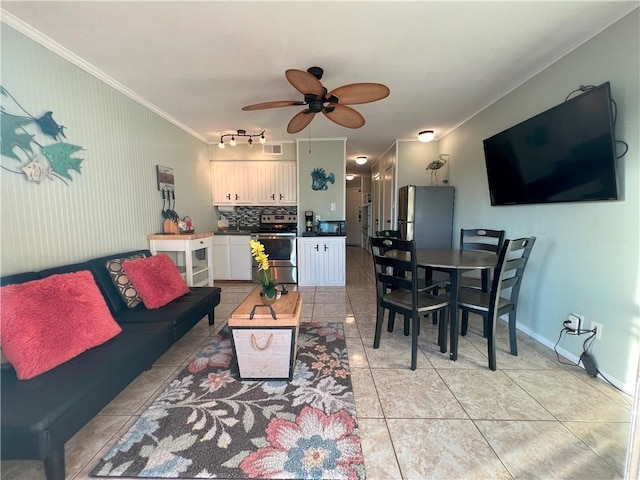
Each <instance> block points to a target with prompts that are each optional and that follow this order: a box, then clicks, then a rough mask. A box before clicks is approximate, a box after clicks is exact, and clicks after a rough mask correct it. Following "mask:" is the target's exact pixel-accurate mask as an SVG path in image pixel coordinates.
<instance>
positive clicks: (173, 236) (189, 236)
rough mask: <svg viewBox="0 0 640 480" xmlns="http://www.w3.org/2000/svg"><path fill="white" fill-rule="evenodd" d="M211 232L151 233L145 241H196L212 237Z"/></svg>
mask: <svg viewBox="0 0 640 480" xmlns="http://www.w3.org/2000/svg"><path fill="white" fill-rule="evenodd" d="M212 235H213V233H212V232H201V233H152V234H150V235H147V240H196V239H197V238H206V237H210V236H212Z"/></svg>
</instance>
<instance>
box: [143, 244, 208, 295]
mask: <svg viewBox="0 0 640 480" xmlns="http://www.w3.org/2000/svg"><path fill="white" fill-rule="evenodd" d="M212 238H213V233H212V232H204V233H185V234H177V235H171V234H165V235H163V234H152V235H147V240H149V250H151V253H152V254H154V255H156V254H157V253H158V252H182V255H177V258H176V260H175V261H176V264H177V267H178V270H180V273H182V275H183V276H184V279H185V281H186V282H187V285H188V286H190V287H205V286H210V287H213V258H212V256H211V247H212V244H213V242H212ZM201 249H204V251H205V260H202V261H197V260H196V261H194V258H193V257H194V253H195V252H196V251H197V250H201Z"/></svg>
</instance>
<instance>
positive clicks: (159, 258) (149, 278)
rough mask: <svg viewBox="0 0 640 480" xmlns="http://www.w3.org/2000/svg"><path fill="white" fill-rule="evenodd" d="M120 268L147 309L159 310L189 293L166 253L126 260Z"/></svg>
mask: <svg viewBox="0 0 640 480" xmlns="http://www.w3.org/2000/svg"><path fill="white" fill-rule="evenodd" d="M122 267H123V268H124V271H125V273H126V274H127V276H128V277H129V279H130V280H131V283H133V286H134V287H135V288H136V290H137V291H138V295H140V298H141V299H142V302H143V303H144V306H145V307H147V308H150V309H156V308H160V307H162V306H164V305H166V304H168V303H169V302H171V301H172V300H175V299H176V298H178V297H181V296H182V295H186V294H187V293H189V287H188V286H187V283H186V282H185V281H184V278H182V275H180V272H179V271H178V268H177V267H176V265H175V263H173V261H172V260H171V258H169V255H167V254H166V253H160V254H158V255H154V256H152V257H147V258H140V259H135V260H126V261H125V262H123V264H122Z"/></svg>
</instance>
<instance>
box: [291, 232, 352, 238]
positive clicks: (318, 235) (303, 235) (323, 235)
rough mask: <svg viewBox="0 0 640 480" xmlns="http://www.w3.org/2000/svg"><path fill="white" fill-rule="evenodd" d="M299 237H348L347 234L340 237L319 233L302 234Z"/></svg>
mask: <svg viewBox="0 0 640 480" xmlns="http://www.w3.org/2000/svg"><path fill="white" fill-rule="evenodd" d="M298 236H299V237H346V236H347V235H346V234H345V233H342V234H340V235H336V234H333V233H318V232H302V235H298Z"/></svg>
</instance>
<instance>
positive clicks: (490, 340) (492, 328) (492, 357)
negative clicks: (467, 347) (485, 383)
mask: <svg viewBox="0 0 640 480" xmlns="http://www.w3.org/2000/svg"><path fill="white" fill-rule="evenodd" d="M485 318H486V317H485ZM485 323H486V325H487V327H488V331H487V332H486V334H487V335H486V336H487V356H488V357H489V368H490V369H491V370H493V371H495V370H496V368H497V367H496V318H495V316H494V317H493V318H486V322H485Z"/></svg>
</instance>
